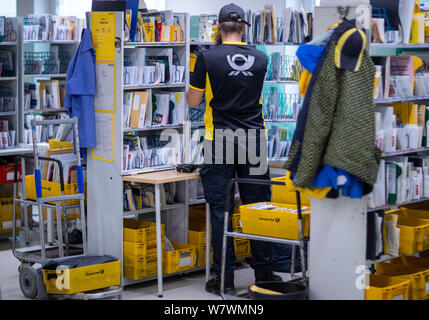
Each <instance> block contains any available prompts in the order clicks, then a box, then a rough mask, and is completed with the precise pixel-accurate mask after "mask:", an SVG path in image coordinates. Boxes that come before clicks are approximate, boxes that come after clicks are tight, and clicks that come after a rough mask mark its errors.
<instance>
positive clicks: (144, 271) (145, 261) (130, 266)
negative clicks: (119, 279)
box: [124, 255, 158, 280]
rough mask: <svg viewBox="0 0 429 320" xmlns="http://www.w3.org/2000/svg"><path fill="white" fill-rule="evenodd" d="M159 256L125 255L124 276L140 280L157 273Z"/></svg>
mask: <svg viewBox="0 0 429 320" xmlns="http://www.w3.org/2000/svg"><path fill="white" fill-rule="evenodd" d="M157 271H158V265H157V256H156V255H151V256H147V257H132V256H124V277H125V278H128V279H133V280H138V279H144V278H149V277H153V276H156V275H157V273H158V272H157Z"/></svg>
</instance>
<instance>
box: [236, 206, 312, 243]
mask: <svg viewBox="0 0 429 320" xmlns="http://www.w3.org/2000/svg"><path fill="white" fill-rule="evenodd" d="M267 204H272V205H274V206H278V207H281V208H286V209H293V210H296V206H294V205H286V204H280V203H271V202H267ZM253 205H254V204H249V205H244V206H240V219H241V224H242V225H243V233H247V234H254V235H260V236H267V237H274V238H282V239H290V240H298V239H299V231H298V214H297V213H292V212H286V211H283V210H280V209H278V210H261V209H253V208H251V207H252V206H253ZM302 225H303V234H304V237H308V236H309V234H310V212H309V211H307V212H303V213H302Z"/></svg>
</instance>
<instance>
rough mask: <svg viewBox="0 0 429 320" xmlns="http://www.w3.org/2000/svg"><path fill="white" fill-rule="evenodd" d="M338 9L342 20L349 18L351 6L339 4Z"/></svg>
mask: <svg viewBox="0 0 429 320" xmlns="http://www.w3.org/2000/svg"><path fill="white" fill-rule="evenodd" d="M337 10H338V13H339V14H340V18H341V20H343V19H345V18H347V16H348V15H349V11H350V7H348V6H347V7H345V6H338V7H337Z"/></svg>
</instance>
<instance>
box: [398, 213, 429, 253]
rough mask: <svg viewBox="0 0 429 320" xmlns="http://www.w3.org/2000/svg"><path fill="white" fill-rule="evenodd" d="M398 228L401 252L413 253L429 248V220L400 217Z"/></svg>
mask: <svg viewBox="0 0 429 320" xmlns="http://www.w3.org/2000/svg"><path fill="white" fill-rule="evenodd" d="M398 228H399V229H400V230H401V232H400V239H399V253H401V254H409V255H412V254H415V253H417V252H421V251H426V250H429V220H423V219H408V218H401V217H399V220H398Z"/></svg>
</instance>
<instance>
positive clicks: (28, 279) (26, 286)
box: [12, 117, 122, 300]
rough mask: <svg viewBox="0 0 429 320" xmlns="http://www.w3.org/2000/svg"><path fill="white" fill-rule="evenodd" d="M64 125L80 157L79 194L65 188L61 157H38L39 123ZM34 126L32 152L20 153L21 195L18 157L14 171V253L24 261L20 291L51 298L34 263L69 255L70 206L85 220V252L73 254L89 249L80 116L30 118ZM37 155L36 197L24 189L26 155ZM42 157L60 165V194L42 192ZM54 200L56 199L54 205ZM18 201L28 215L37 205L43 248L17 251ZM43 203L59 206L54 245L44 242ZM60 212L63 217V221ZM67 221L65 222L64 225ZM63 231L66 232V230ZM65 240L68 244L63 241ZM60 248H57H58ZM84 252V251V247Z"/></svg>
mask: <svg viewBox="0 0 429 320" xmlns="http://www.w3.org/2000/svg"><path fill="white" fill-rule="evenodd" d="M58 124H59V125H61V124H70V125H72V128H73V136H74V142H75V152H76V158H77V166H76V169H77V185H78V194H74V195H65V191H64V176H63V167H62V164H61V161H60V160H58V159H53V158H48V157H39V155H38V149H37V135H36V126H46V125H58ZM31 130H32V134H33V155H32V156H29V155H22V156H21V160H22V161H21V166H22V181H23V182H22V183H23V197H22V199H19V198H18V197H17V195H18V159H19V157H17V158H16V159H15V172H14V188H13V199H14V200H13V222H12V228H13V246H12V253H13V255H14V256H15V257H16V258H17V259H18V260H19V261H20V262H21V265H20V267H19V284H20V287H21V291H22V293H23V294H24V296H26V297H28V298H35V297H36V296H38V297H39V298H48V297H49V296H53V295H48V294H47V293H46V289H45V286H44V282H43V277H42V275H41V274H40V270H39V272H38V270H36V269H35V268H34V267H33V265H34V264H41V265H42V266H43V265H44V264H45V263H46V262H48V260H51V258H48V257H47V252H48V253H49V251H53V254H54V255H55V256H54V258H53V259H55V258H63V257H65V256H70V245H69V241H68V235H67V227H66V226H67V213H66V210H67V209H68V208H73V207H74V208H76V207H79V208H80V220H81V224H82V246H81V247H82V249H83V254H79V253H78V254H75V255H73V257H79V256H86V255H87V254H88V252H87V250H88V249H87V233H86V215H85V195H84V180H83V171H82V163H81V157H80V144H79V134H78V118H76V117H74V118H72V119H58V120H39V121H37V120H32V121H31ZM26 158H34V165H35V170H34V180H35V188H36V198H37V199H36V200H30V199H27V195H26V189H25V159H26ZM39 160H43V161H51V162H55V163H56V164H57V165H58V169H59V176H60V185H61V195H60V196H54V197H46V198H43V196H42V178H41V173H40V168H39ZM69 200H78V201H79V205H71V206H67V205H66V201H69ZM52 203H55V205H53V204H52ZM17 204H19V205H20V206H22V207H23V209H24V210H23V212H24V215H25V217H27V207H28V206H29V205H31V206H37V208H38V214H39V231H40V248H37V249H34V250H30V251H25V252H24V251H18V250H17V248H16V205H17ZM43 207H45V208H51V209H55V210H56V223H57V243H55V244H54V246H52V247H49V248H47V247H46V243H45V228H44V219H43V210H42V209H43ZM61 216H62V217H63V221H61ZM63 223H64V225H63ZM63 231H64V234H63ZM63 239H64V240H65V244H64V242H63ZM64 247H65V248H66V253H65V254H64ZM57 250H58V252H56V251H57ZM81 252H82V251H81ZM55 296H56V297H67V298H71V299H84V300H89V299H100V298H107V297H118V298H119V299H121V297H122V289H121V288H120V287H112V288H111V290H109V291H105V292H97V293H76V294H74V295H55Z"/></svg>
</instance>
